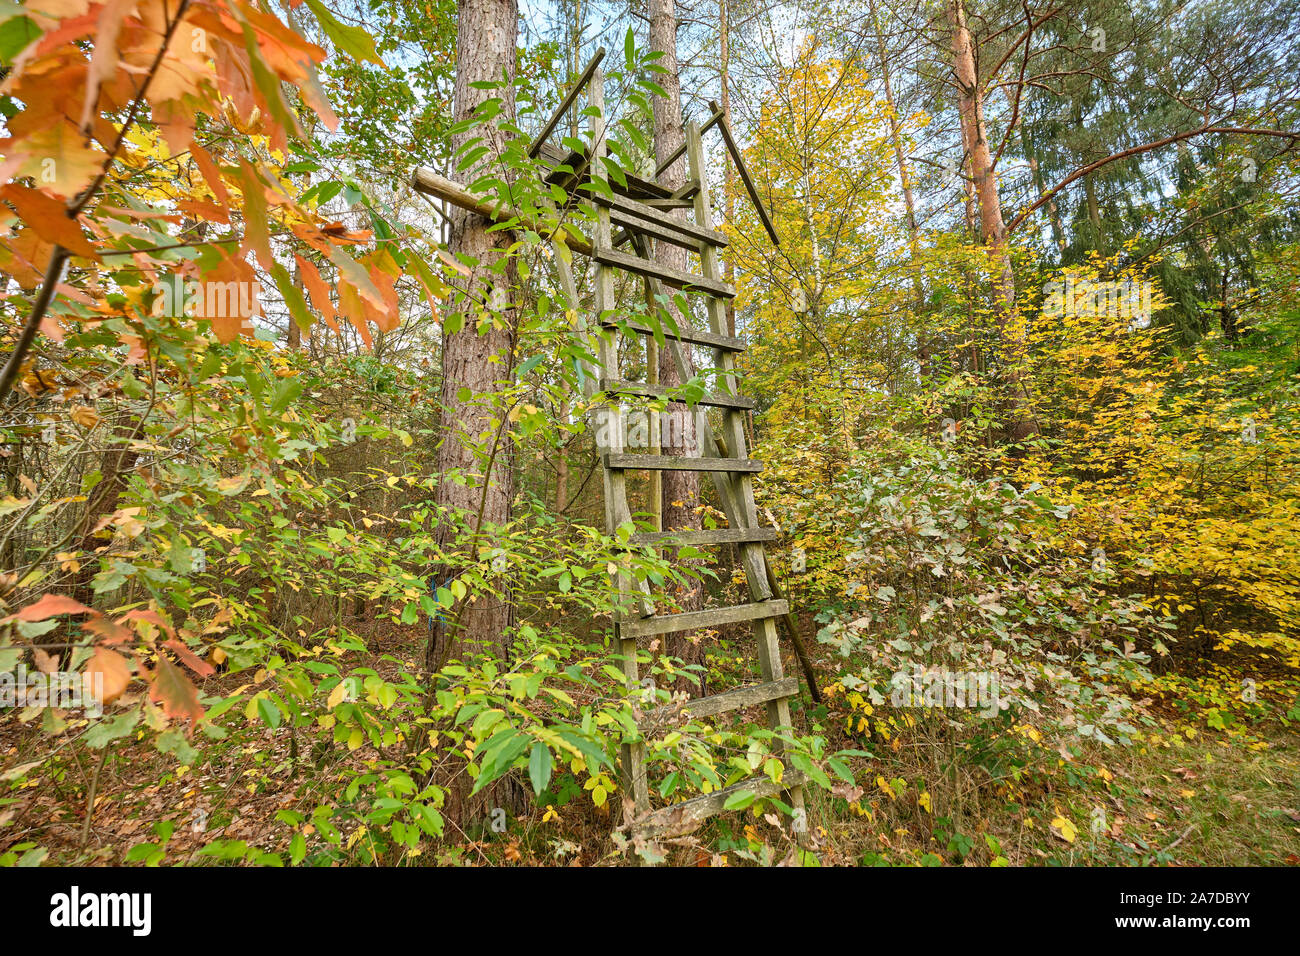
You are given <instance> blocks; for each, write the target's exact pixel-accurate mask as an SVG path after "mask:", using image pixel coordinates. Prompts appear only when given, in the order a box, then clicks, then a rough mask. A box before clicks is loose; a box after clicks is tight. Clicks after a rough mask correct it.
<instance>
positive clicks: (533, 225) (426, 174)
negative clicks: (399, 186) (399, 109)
mask: <svg viewBox="0 0 1300 956" xmlns="http://www.w3.org/2000/svg"><path fill="white" fill-rule="evenodd" d="M411 187H412V188H413V189H415V190H416V191H417V192H421V193H424V194H425V195H427V196H434V197H436V198H438V199H445V200H447V202H449V203H451V204H452V205H453V206H459V207H460V208H461V209H468V210H469V211H470V212H476V213H478V214H479V215H480V216H484V217H485V218H487V219H491V220H492V221H493V222H508V221H509V220H511V219H517V220H518V221H519V224H520V225H521V226H524V227H526V228H528V229H532V230H533V231H534V232H537V233H539V234H540V235H542V236H543V238H547V239H556V240H559V241H561V242H563V243H564V244H565V245H566V246H568V247H569V248H570V249H572V250H573V251H574V252H580V253H582V254H583V255H585V256H589V255H591V251H592V250H591V240H589V239H588V238H587V237H586V236H584V235H583V234H582V233H581V232H579V231H578V230H577V228H576V227H574V226H573V225H571V224H568V223H562V224H561V225H560V226H559V227H558V228H552V227H551V226H549V225H547V224H544V223H541V222H538V221H537V220H536V219H533V218H532V217H531V216H525V215H523V213H521V212H519V211H518V210H517V209H514V208H513V207H511V206H507V205H506V204H504V203H500V204H494V203H491V202H488V201H487V200H486V199H484V198H483V197H482V196H476V195H475V194H474V193H472V192H470V191H469V190H468V189H466V188H465V187H464V186H462V185H461V184H460V183H454V182H452V181H451V180H450V179H448V178H447V177H446V176H443V175H440V174H439V173H436V172H434V171H433V170H432V169H429V168H428V167H427V166H421V167H419V168H417V169H416V170H415V172H413V173H412V174H411Z"/></svg>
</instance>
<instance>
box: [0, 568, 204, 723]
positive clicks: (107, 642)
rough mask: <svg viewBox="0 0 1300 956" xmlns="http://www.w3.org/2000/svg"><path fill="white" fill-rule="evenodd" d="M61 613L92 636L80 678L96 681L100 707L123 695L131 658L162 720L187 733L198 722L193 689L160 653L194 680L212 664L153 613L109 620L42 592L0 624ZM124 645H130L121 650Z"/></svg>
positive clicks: (196, 696) (69, 600)
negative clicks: (78, 619) (181, 723)
mask: <svg viewBox="0 0 1300 956" xmlns="http://www.w3.org/2000/svg"><path fill="white" fill-rule="evenodd" d="M63 614H68V615H73V616H82V615H85V620H84V621H82V623H81V628H82V630H83V631H85V632H86V633H88V634H90V635H92V636H93V637H95V638H97V641H96V643H95V644H93V645H92V646H91V654H90V659H89V660H88V661H87V662H86V665H85V667H84V668H83V669H82V674H83V676H84V677H85V679H86V680H87V686H93V685H92V684H91V683H90V682H91V681H93V680H96V679H97V680H98V681H99V682H100V683H99V687H100V688H101V689H102V692H103V699H102V703H104V704H111V703H113V702H114V701H115V700H117V699H118V698H119V697H121V696H122V694H123V693H124V692H125V691H126V689H127V686H128V685H129V684H130V683H131V680H132V677H131V666H130V661H132V660H134V661H135V664H136V668H135V669H136V672H137V673H138V674H139V675H140V676H142V677H144V678H145V680H146V681H147V682H148V684H149V699H150V700H152V701H154V702H156V703H158V704H160V705H161V706H162V710H163V713H164V714H166V715H167V717H169V718H173V719H174V718H178V717H179V718H182V719H184V720H186V721H188V722H189V729H190V730H193V728H194V724H196V723H197V722H198V721H199V720H202V719H203V707H202V705H201V704H200V703H199V692H198V689H197V688H196V687H195V686H194V683H193V682H192V681H191V680H190V679H189V677H187V676H186V675H185V672H184V671H182V670H181V669H180V668H179V667H177V666H176V665H175V664H173V663H172V662H171V661H170V660H169V659H168V658H167V657H166V656H165V655H164V653H163V650H164V649H166V650H170V651H171V652H172V653H174V654H175V655H176V656H177V657H178V658H180V660H181V662H182V663H183V664H184V665H185V666H186V667H188V668H189V669H190V670H191V671H193V672H194V673H195V674H197V675H198V676H200V677H210V676H212V674H213V673H214V671H213V669H212V666H211V665H210V664H208V663H207V662H206V661H204V660H203V659H201V658H200V657H198V656H197V655H196V654H195V653H194V652H193V651H192V650H190V648H189V647H188V646H186V644H185V643H184V642H183V641H181V640H180V638H179V637H177V636H176V632H175V631H174V630H173V629H172V626H171V625H170V624H168V623H167V621H166V619H165V618H163V616H162V615H160V614H159V613H158V612H156V611H150V610H146V609H139V608H138V609H136V610H134V611H128V612H127V613H126V614H123V615H122V616H121V617H119V618H118V619H117V620H113V619H111V618H109V617H108V616H106V615H105V614H103V613H102V612H100V611H97V610H95V609H94V608H91V607H87V606H86V605H84V604H82V603H81V602H80V601H77V600H74V599H73V598H70V597H67V596H66V595H62V594H46V595H44V596H43V597H41V598H40V599H39V600H37V601H36V602H35V603H33V604H29V605H28V606H27V607H25V608H23V609H22V610H20V611H18V612H17V613H15V614H10V615H9V616H8V617H5V618H0V625H2V624H8V623H11V622H13V621H23V622H26V623H35V622H39V621H47V620H49V619H50V618H52V617H59V616H60V615H63ZM132 623H135V624H136V628H135V629H134V630H133V629H132V628H131V627H128V625H129V624H132ZM163 634H165V635H167V640H165V641H160V640H159V637H160V636H161V635H163ZM128 642H130V643H132V644H133V645H134V646H133V647H131V648H127V647H125V645H126V644H128ZM151 661H152V662H153V664H152V666H150V664H151Z"/></svg>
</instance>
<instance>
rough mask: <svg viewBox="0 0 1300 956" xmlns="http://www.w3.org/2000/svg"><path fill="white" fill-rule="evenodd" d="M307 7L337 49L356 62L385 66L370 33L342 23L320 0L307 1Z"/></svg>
mask: <svg viewBox="0 0 1300 956" xmlns="http://www.w3.org/2000/svg"><path fill="white" fill-rule="evenodd" d="M307 6H309V7H311V12H312V13H314V14H316V20H317V22H319V23H320V25H321V29H322V30H324V31H325V35H326V36H328V37H329V38H330V40H332V41H333V42H334V45H335V46H336V47H338V48H339V49H340V50H342V51H343V52H344V53H346V54H348V56H350V57H352V59H354V60H368V61H369V62H371V63H374V64H376V65H377V66H383V65H384V61H383V60H381V59H380V58H379V55H378V54H377V53H375V40H374V37H372V36H371V35H370V34H369V33H367V32H366V31H365V30H363V29H362V28H361V27H352V26H348V25H347V24H345V23H340V22H339V21H338V20H337V19H335V17H334V14H332V13H330V12H329V10H327V9H326V8H325V4H323V3H321V2H320V0H307Z"/></svg>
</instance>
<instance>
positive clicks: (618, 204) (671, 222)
mask: <svg viewBox="0 0 1300 956" xmlns="http://www.w3.org/2000/svg"><path fill="white" fill-rule="evenodd" d="M591 201H592V202H594V203H595V204H596V205H598V206H607V207H609V208H610V210H612V212H611V218H612V219H613V220H614V221H615V222H617V223H618V224H619V225H620V226H627V225H632V226H633V227H638V223H636V222H635V220H637V219H640V220H643V221H645V222H649V223H651V224H653V225H656V226H659V227H660V228H661V229H666V230H668V231H669V232H675V233H680V234H681V235H683V236H686V237H688V238H689V239H692V240H694V241H693V242H692V243H691V245H689V246H686V247H685V248H688V249H691V250H692V251H694V252H698V251H699V244H700V243H701V242H703V243H707V244H708V245H711V246H714V247H716V248H722V247H724V246H726V245H727V237H726V236H725V235H724V234H722V233H720V232H718V231H717V230H716V229H707V228H705V227H703V226H697V225H696V224H695V223H693V222H687V221H686V220H684V219H678V218H676V217H675V216H669V215H666V214H665V213H662V212H660V211H659V210H658V209H654V208H653V207H651V206H647V205H646V204H645V203H643V202H638V201H637V200H635V199H628V198H627V197H626V196H620V195H618V194H617V193H615V194H614V196H613V197H612V198H611V197H609V196H605V195H602V194H601V193H592V195H591ZM628 217H632V219H633V220H634V221H632V222H631V223H629V221H628Z"/></svg>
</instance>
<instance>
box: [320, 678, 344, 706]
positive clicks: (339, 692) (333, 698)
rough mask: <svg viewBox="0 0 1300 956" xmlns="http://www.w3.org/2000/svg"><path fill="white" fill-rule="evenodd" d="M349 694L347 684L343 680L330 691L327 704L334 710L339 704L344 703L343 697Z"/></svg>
mask: <svg viewBox="0 0 1300 956" xmlns="http://www.w3.org/2000/svg"><path fill="white" fill-rule="evenodd" d="M347 695H348V688H347V685H346V684H345V683H344V682H343V681H339V682H338V684H337V685H336V686H335V688H334V689H333V690H332V691H330V696H329V700H327V701H326V702H325V706H326V707H327V708H328V709H329V710H333V709H334V708H335V707H337V706H338V705H339V704H341V703H343V698H344V697H346V696H347Z"/></svg>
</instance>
